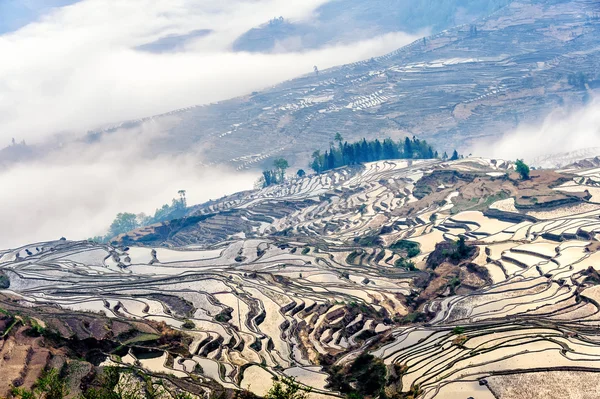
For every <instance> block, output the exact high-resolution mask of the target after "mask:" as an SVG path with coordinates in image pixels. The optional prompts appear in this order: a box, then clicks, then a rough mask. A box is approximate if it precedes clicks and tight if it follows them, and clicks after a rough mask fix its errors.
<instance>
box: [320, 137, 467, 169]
mask: <svg viewBox="0 0 600 399" xmlns="http://www.w3.org/2000/svg"><path fill="white" fill-rule="evenodd" d="M334 141H335V142H337V145H335V144H334V143H331V145H330V148H329V150H326V151H325V153H321V151H315V152H314V153H313V154H312V159H313V160H312V162H311V164H310V167H311V168H312V169H313V170H314V171H315V172H317V173H322V172H325V171H327V170H331V169H335V168H339V167H341V166H348V165H356V164H360V163H364V162H374V161H383V160H388V159H435V158H440V156H439V154H438V152H437V151H435V150H434V149H433V147H432V146H431V145H429V143H427V141H426V140H419V139H418V138H416V137H414V136H413V138H412V139H410V138H408V137H406V138H405V139H404V140H400V141H398V142H396V141H393V140H392V139H390V138H387V139H385V140H383V141H380V140H379V139H375V140H367V139H365V138H363V139H362V140H360V141H357V142H354V143H348V142H347V141H344V139H343V138H342V136H341V135H340V134H339V133H337V134H336V135H335V138H334ZM441 158H442V159H444V160H447V159H450V160H456V159H458V158H459V155H458V152H457V151H456V150H454V152H453V154H452V156H451V157H448V154H446V153H445V152H444V154H443V155H442V157H441Z"/></svg>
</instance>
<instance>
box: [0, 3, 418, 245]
mask: <svg viewBox="0 0 600 399" xmlns="http://www.w3.org/2000/svg"><path fill="white" fill-rule="evenodd" d="M0 1H1V0H0ZM326 1H328V0H227V1H224V2H223V1H221V2H216V1H212V0H195V1H193V0H135V1H134V0H126V1H123V0H83V1H81V2H78V3H76V4H73V5H71V6H67V7H63V8H58V9H55V10H53V11H52V12H51V13H50V14H48V15H46V16H44V17H43V18H42V19H41V20H39V21H38V22H36V23H31V24H29V25H27V26H25V27H23V28H21V29H20V30H18V31H16V32H13V33H10V34H5V35H2V36H0V54H2V62H0V126H1V127H2V129H0V147H3V146H4V145H8V144H9V143H10V140H11V138H13V137H14V138H16V140H17V141H21V140H22V139H25V140H26V141H27V142H28V143H32V142H37V141H41V140H43V139H45V138H50V137H54V136H53V135H54V134H55V133H63V136H65V137H77V135H81V133H82V132H84V131H86V130H88V129H93V128H96V127H98V126H100V125H105V124H112V123H117V122H120V121H123V120H127V119H136V118H140V117H146V116H150V115H154V114H159V113H163V112H167V111H170V110H173V109H177V108H182V107H187V106H190V105H195V104H202V103H209V102H215V101H220V100H224V99H227V98H231V97H234V96H238V95H243V94H246V93H248V92H251V91H254V90H259V89H261V88H264V87H267V86H270V85H273V84H276V83H278V82H281V81H283V80H286V79H291V78H293V77H295V76H298V75H300V74H304V73H310V72H312V67H313V65H318V66H319V68H320V69H321V70H322V69H324V68H327V67H331V66H335V65H339V64H343V63H348V62H354V61H358V60H362V59H366V58H369V57H372V56H376V55H379V54H384V53H386V52H389V51H392V50H394V49H396V48H398V47H401V46H403V45H405V44H407V43H409V42H411V41H413V40H415V39H416V37H413V36H410V35H406V34H403V33H391V34H387V35H384V36H382V37H378V38H375V39H370V40H365V41H357V42H355V43H352V44H345V45H339V46H334V47H329V48H323V49H319V50H314V51H306V52H294V53H284V54H282V53H273V54H249V53H234V52H232V51H231V45H232V43H233V41H234V40H235V39H236V38H238V37H239V36H240V35H241V34H242V33H244V32H246V31H247V30H248V29H250V28H252V27H255V26H257V25H260V24H261V23H264V22H265V21H268V20H269V19H271V18H273V17H277V16H280V15H281V16H284V17H285V18H287V19H291V20H295V21H307V20H310V19H311V17H312V15H313V12H314V11H315V9H316V8H317V7H318V6H319V5H321V4H323V3H325V2H326ZM203 29H209V30H211V33H210V34H209V35H206V36H201V37H200V36H199V37H195V38H194V39H193V40H191V41H190V42H188V43H185V44H183V45H182V46H179V47H178V48H177V51H175V52H170V53H160V54H155V53H150V52H144V51H140V50H136V48H137V47H139V46H141V45H144V44H148V43H152V42H154V41H156V40H158V39H160V38H164V37H166V36H170V35H186V34H189V33H190V32H195V31H198V30H203ZM164 128H165V127H164V126H153V125H148V124H146V125H144V127H143V128H141V129H139V130H135V131H132V132H120V133H123V134H120V133H119V134H114V135H109V136H105V137H104V138H103V139H102V141H101V142H100V143H95V144H93V145H91V146H90V145H89V144H85V145H84V144H81V143H77V142H76V141H73V142H70V144H67V146H66V148H63V149H61V150H59V151H56V152H54V151H53V152H52V153H51V154H48V155H47V156H46V157H45V158H44V159H37V160H35V161H30V162H29V163H26V164H15V165H12V166H10V167H9V169H3V170H0V186H1V187H3V190H2V194H1V195H0V220H2V222H3V225H4V226H5V228H4V229H1V230H0V247H8V246H16V245H20V244H24V243H26V242H31V241H38V240H46V239H54V238H57V237H60V236H62V235H64V236H67V237H68V238H79V239H81V238H86V237H88V236H92V235H96V234H102V233H103V232H104V229H105V228H106V227H107V225H108V224H110V221H111V220H112V218H113V217H114V215H115V214H116V213H117V212H122V211H129V212H141V211H144V212H146V213H152V212H153V211H154V209H155V208H156V207H158V206H160V205H161V204H163V203H166V202H170V199H171V198H172V197H173V196H175V195H176V193H177V190H179V189H181V188H184V189H186V190H187V191H188V195H187V197H188V199H189V201H190V203H192V202H193V203H200V202H203V201H205V200H208V199H209V198H215V197H217V196H221V195H224V194H227V193H232V192H235V191H240V190H244V189H248V188H251V187H252V182H253V181H254V180H255V177H256V176H255V175H254V174H249V173H240V172H234V171H231V170H226V169H214V168H213V169H207V168H205V167H202V166H201V165H199V159H198V157H197V156H196V155H195V153H194V151H193V150H191V151H190V152H189V153H188V154H185V155H179V156H169V155H160V156H158V157H150V156H149V155H148V154H149V153H154V152H153V151H144V148H145V147H144V146H145V145H146V144H145V143H148V142H149V141H150V140H151V139H152V138H153V137H156V135H159V134H162V132H163V130H162V129H164ZM124 133H127V134H124ZM132 135H133V136H134V138H132ZM126 139H127V140H126ZM55 141H57V140H55ZM55 141H54V142H53V143H55ZM65 142H69V141H68V140H65Z"/></svg>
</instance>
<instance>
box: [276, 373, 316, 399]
mask: <svg viewBox="0 0 600 399" xmlns="http://www.w3.org/2000/svg"><path fill="white" fill-rule="evenodd" d="M309 393H310V389H307V388H303V387H301V386H300V384H298V383H297V382H296V380H295V379H294V378H293V377H292V378H283V379H282V380H281V382H279V381H276V382H275V383H274V384H273V386H272V387H271V389H269V392H267V394H266V395H265V399H307V398H308V394H309Z"/></svg>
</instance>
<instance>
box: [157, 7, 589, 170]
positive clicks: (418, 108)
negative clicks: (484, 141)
mask: <svg viewBox="0 0 600 399" xmlns="http://www.w3.org/2000/svg"><path fill="white" fill-rule="evenodd" d="M599 14H600V5H599V4H598V3H597V2H595V1H592V0H572V1H549V0H531V1H529V0H523V1H519V2H515V3H513V4H511V5H510V6H508V7H505V8H503V9H501V10H500V11H498V12H496V13H494V14H493V15H490V16H489V17H486V18H483V19H480V20H478V21H477V22H476V23H473V24H469V25H465V26H460V27H456V28H452V29H450V30H448V31H444V32H441V33H438V34H435V35H433V36H431V37H427V38H424V39H422V40H418V41H416V42H414V43H413V44H411V45H408V46H406V47H403V48H401V49H399V50H397V51H394V52H393V53H391V54H388V55H385V56H382V57H378V58H374V59H371V60H367V61H364V62H358V63H355V64H351V65H345V66H342V67H338V68H333V69H331V70H326V71H321V73H320V74H319V75H318V76H316V75H315V74H314V73H309V74H307V75H306V76H304V77H301V78H298V79H294V80H291V81H288V82H285V83H282V84H280V85H278V86H275V87H273V88H270V89H267V90H264V91H262V92H258V93H253V94H252V95H249V96H246V97H241V98H236V99H232V100H229V101H223V102H221V103H218V104H214V105H210V106H202V107H195V108H191V109H186V110H182V111H181V112H175V113H170V114H169V117H170V118H173V117H178V118H179V120H180V122H179V123H178V124H177V125H176V126H175V127H174V128H172V130H171V131H170V135H171V136H170V137H168V138H166V139H164V140H163V141H161V142H160V143H158V145H157V148H161V149H162V150H163V151H183V150H186V149H187V148H189V147H190V146H191V145H193V144H194V143H199V142H202V144H203V146H204V148H206V149H207V151H206V153H205V156H206V160H207V162H216V163H231V164H233V165H235V166H237V167H239V168H248V167H253V166H259V165H260V166H262V164H270V163H272V159H270V158H272V157H274V156H284V157H286V158H288V160H289V161H290V163H291V164H296V165H298V166H300V167H305V166H306V165H307V163H308V162H309V159H310V154H312V151H314V149H315V148H326V147H327V146H328V144H329V142H330V140H331V138H332V137H333V136H334V135H335V134H336V133H338V132H339V133H341V135H342V136H343V137H344V139H346V140H348V141H356V140H359V139H361V138H362V137H367V138H370V139H373V138H376V137H379V138H385V137H391V138H392V139H399V138H403V137H404V136H410V137H412V136H413V135H416V136H417V137H419V138H422V139H426V140H428V141H430V142H435V143H436V149H438V150H439V151H440V152H443V151H445V150H452V149H453V148H454V147H455V146H456V147H458V149H459V151H461V150H462V152H464V150H465V149H468V148H469V147H470V146H471V144H472V143H473V142H474V141H476V140H479V139H481V138H485V137H494V136H496V135H499V134H502V133H504V132H506V131H507V130H511V129H514V128H515V127H516V126H517V125H518V124H520V123H538V122H540V121H541V120H542V119H543V118H544V117H545V116H546V115H547V114H548V112H550V111H551V110H553V109H554V108H556V107H559V106H573V107H576V106H581V105H582V104H584V103H585V101H587V100H588V99H589V96H590V93H589V92H588V87H590V88H593V87H595V83H593V82H595V81H597V80H598V78H599V76H598V70H597V68H596V65H598V64H599V62H600V51H599V50H598V49H599V47H598V37H600V24H599V23H598V15H599ZM307 72H309V71H307ZM572 75H573V76H572ZM581 75H583V76H584V79H585V81H586V82H587V83H588V85H587V86H586V85H581V84H577V82H578V79H577V76H581ZM590 83H591V84H590Z"/></svg>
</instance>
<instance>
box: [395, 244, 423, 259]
mask: <svg viewBox="0 0 600 399" xmlns="http://www.w3.org/2000/svg"><path fill="white" fill-rule="evenodd" d="M390 249H393V250H398V251H402V252H404V253H406V256H407V257H408V258H414V257H415V256H417V255H419V254H420V253H421V249H420V248H419V244H417V243H416V242H414V241H408V240H400V241H396V242H395V243H393V244H392V245H391V246H390Z"/></svg>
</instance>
